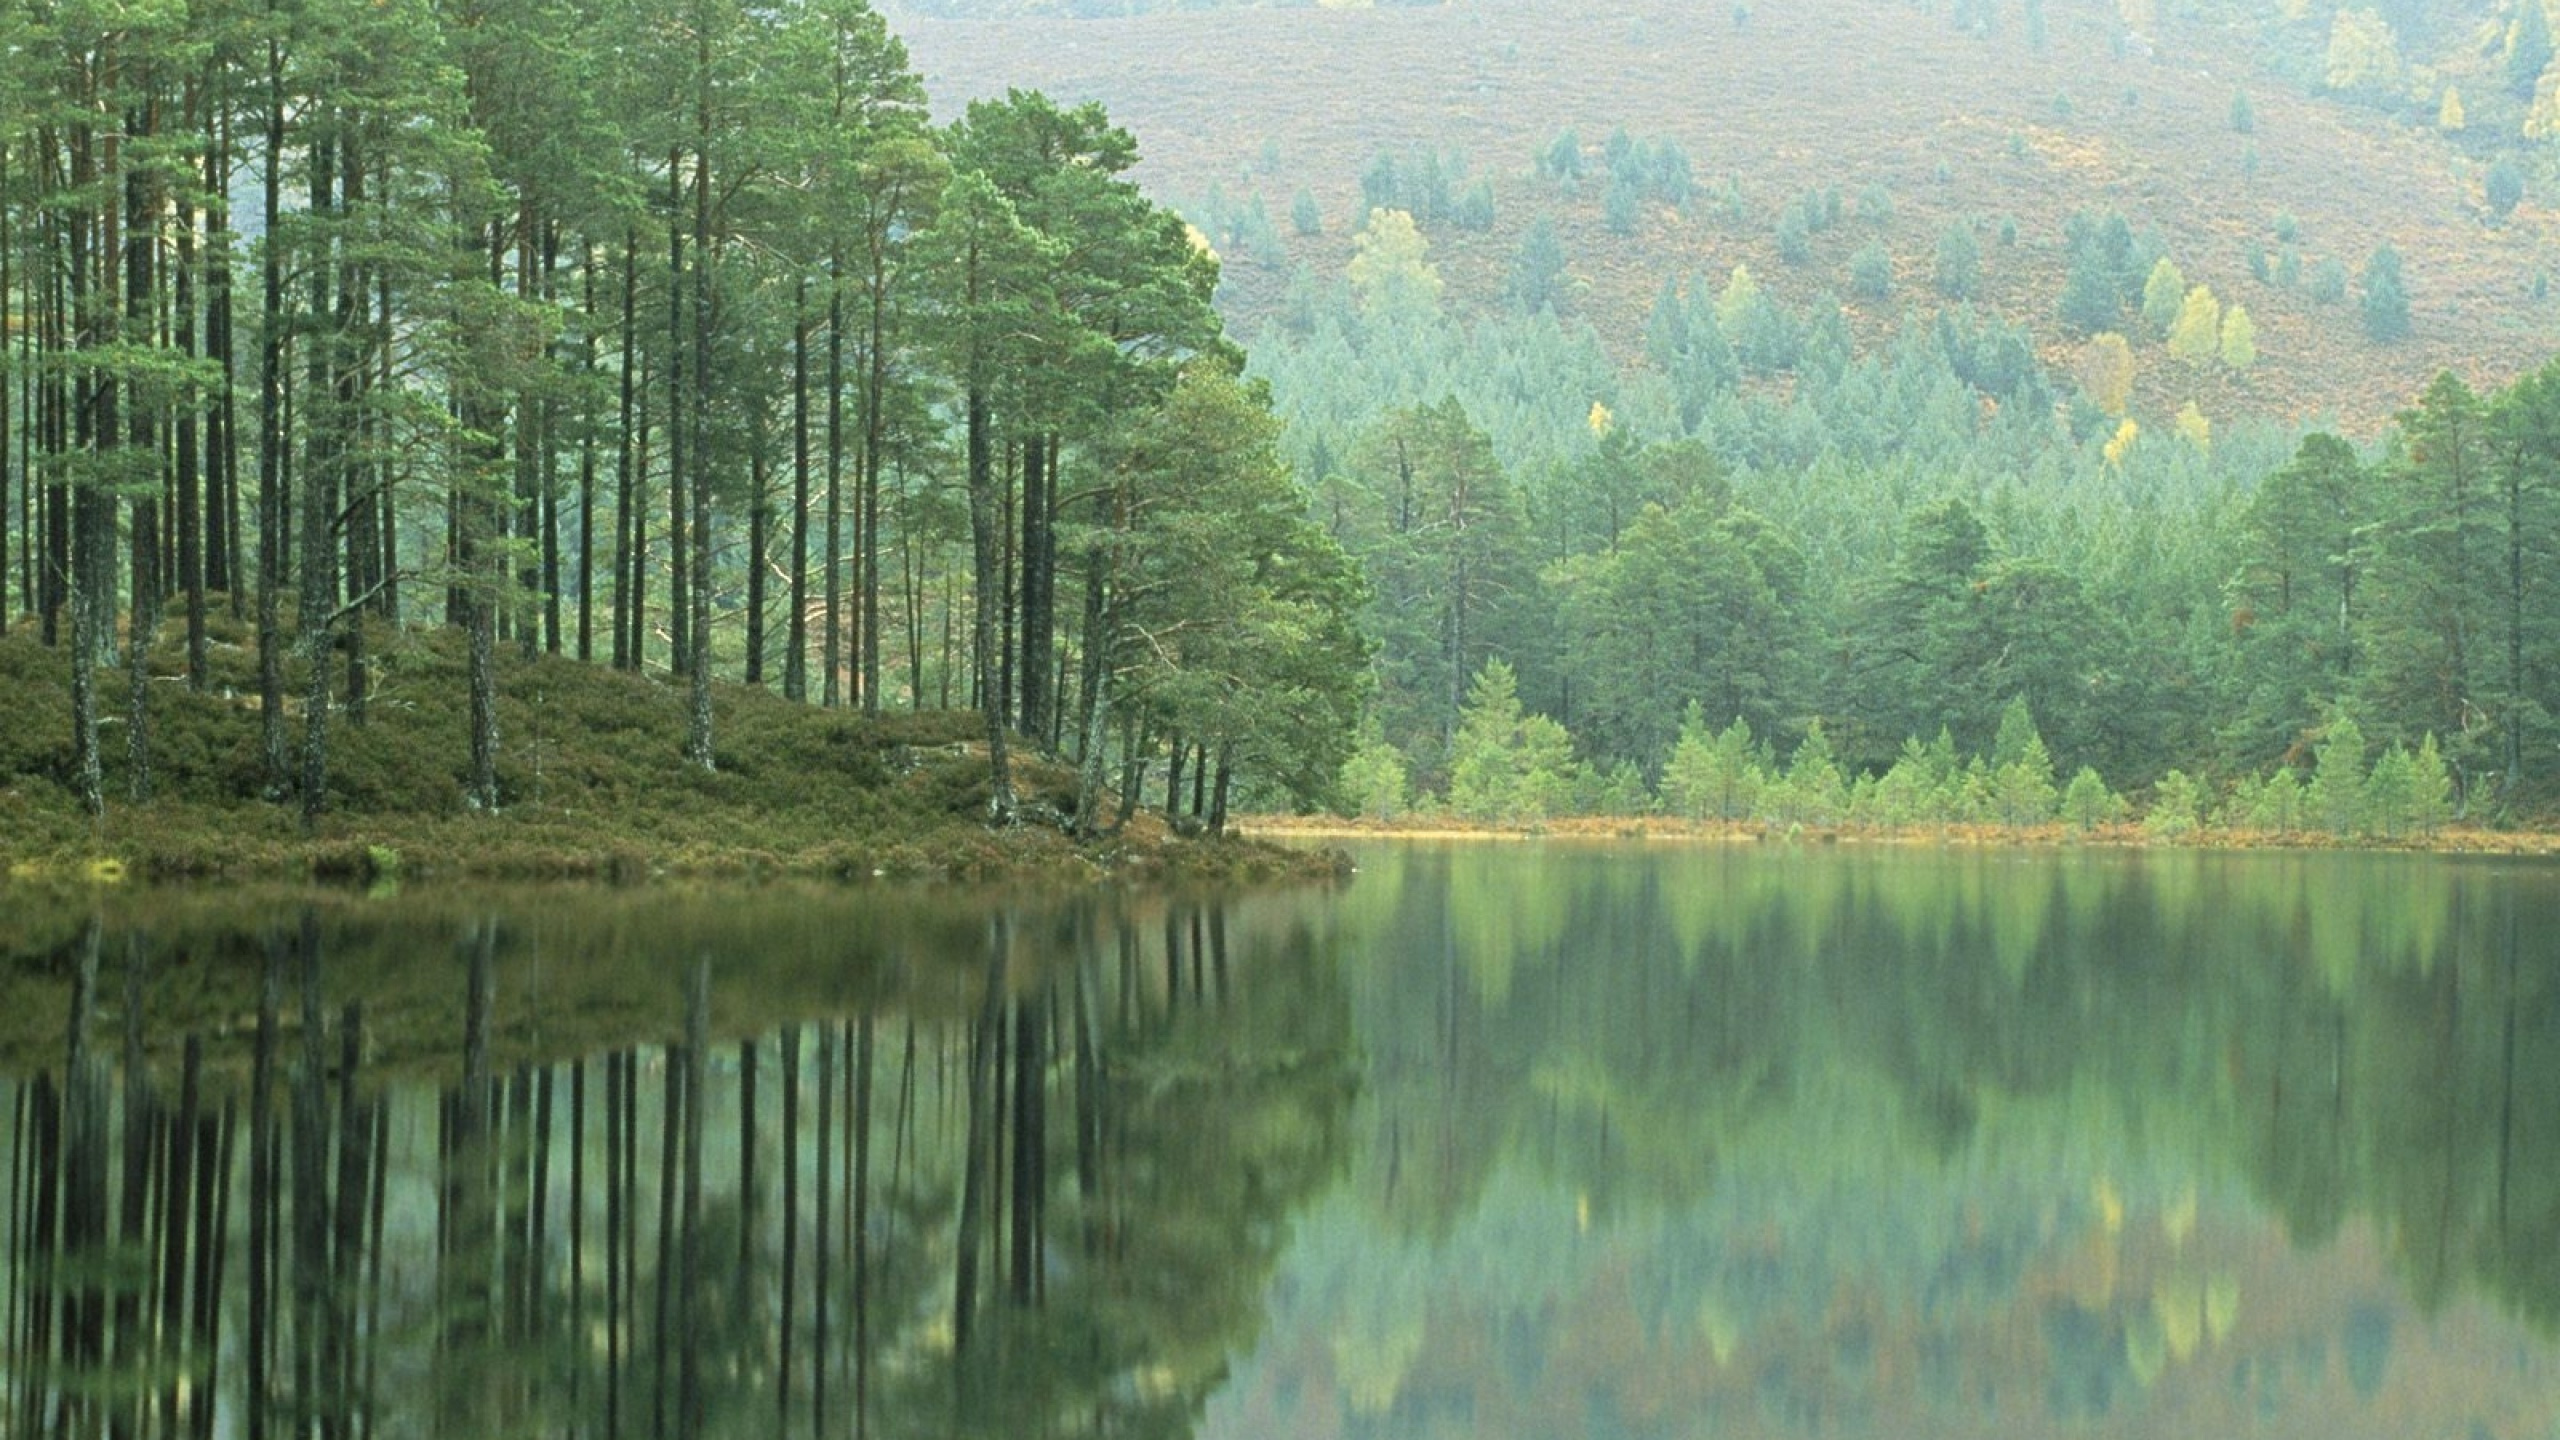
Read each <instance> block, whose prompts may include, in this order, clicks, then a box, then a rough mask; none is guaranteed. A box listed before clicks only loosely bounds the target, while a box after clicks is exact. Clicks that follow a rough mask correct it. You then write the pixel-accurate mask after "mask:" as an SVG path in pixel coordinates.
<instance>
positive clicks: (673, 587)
mask: <svg viewBox="0 0 2560 1440" xmlns="http://www.w3.org/2000/svg"><path fill="white" fill-rule="evenodd" d="M697 258H698V257H697ZM684 282H685V275H684V155H683V152H681V151H677V150H670V151H668V152H667V568H668V583H667V635H668V639H669V642H670V643H669V645H668V648H667V665H668V667H669V668H670V669H672V670H674V671H675V673H676V674H678V675H683V674H686V673H688V672H690V670H691V669H692V667H693V614H692V607H693V587H692V585H691V584H690V583H689V582H690V579H691V567H692V560H693V556H692V552H691V550H690V549H689V547H687V545H686V544H685V521H686V519H687V516H686V514H685V498H686V497H685V486H686V484H687V482H688V481H690V480H691V479H692V477H691V476H690V475H688V474H687V473H686V470H685V461H686V460H687V458H688V457H689V452H690V451H691V449H692V440H693V436H692V435H691V434H690V433H689V431H688V426H687V419H686V417H687V416H688V415H689V414H690V413H691V411H690V408H689V402H690V398H691V397H690V396H688V395H687V394H686V392H685V388H684V387H685V344H684V301H685V283H684Z"/></svg>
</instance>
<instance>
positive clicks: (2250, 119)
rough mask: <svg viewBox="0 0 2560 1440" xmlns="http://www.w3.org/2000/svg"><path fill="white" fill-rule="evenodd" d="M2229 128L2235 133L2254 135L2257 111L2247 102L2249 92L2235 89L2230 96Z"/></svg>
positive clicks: (2256, 124) (2256, 128) (2256, 126)
mask: <svg viewBox="0 0 2560 1440" xmlns="http://www.w3.org/2000/svg"><path fill="white" fill-rule="evenodd" d="M2230 123H2231V130H2232V133H2233V134H2235V135H2254V134H2256V133H2257V130H2258V112H2257V110H2256V109H2255V107H2253V106H2251V105H2250V104H2249V92H2248V91H2246V90H2241V91H2236V92H2234V93H2233V94H2232V96H2231V120H2230Z"/></svg>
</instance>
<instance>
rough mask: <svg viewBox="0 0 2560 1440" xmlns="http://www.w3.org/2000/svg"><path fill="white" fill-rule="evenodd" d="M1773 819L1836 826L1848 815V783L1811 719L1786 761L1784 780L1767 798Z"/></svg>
mask: <svg viewBox="0 0 2560 1440" xmlns="http://www.w3.org/2000/svg"><path fill="white" fill-rule="evenodd" d="M1769 805H1770V807H1771V808H1772V809H1774V810H1775V812H1776V814H1775V817H1774V818H1776V819H1778V820H1780V821H1781V822H1783V823H1789V824H1801V825H1837V824H1839V823H1840V821H1841V820H1842V819H1843V818H1845V817H1846V816H1847V814H1848V809H1849V782H1848V780H1847V778H1846V777H1845V776H1844V775H1843V774H1842V773H1841V769H1840V759H1839V756H1838V755H1836V754H1835V753H1833V751H1832V748H1831V737H1830V736H1829V735H1827V734H1825V733H1824V732H1823V729H1822V722H1821V721H1820V720H1815V721H1814V722H1813V723H1812V724H1811V725H1809V726H1807V727H1805V732H1804V739H1803V740H1802V741H1801V742H1799V743H1798V744H1797V746H1796V752H1795V754H1794V755H1793V756H1792V757H1791V758H1789V760H1788V761H1787V774H1786V779H1785V781H1784V782H1783V784H1782V786H1780V787H1778V788H1777V790H1776V791H1775V793H1774V794H1773V795H1772V796H1771V798H1770V801H1769Z"/></svg>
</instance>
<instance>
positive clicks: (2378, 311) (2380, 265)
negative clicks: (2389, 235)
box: [2359, 245, 2409, 345]
mask: <svg viewBox="0 0 2560 1440" xmlns="http://www.w3.org/2000/svg"><path fill="white" fill-rule="evenodd" d="M2359 288H2361V289H2362V290H2363V291H2364V333H2365V334H2367V335H2370V336H2372V337H2373V338H2374V339H2375V340H2378V341H2381V342H2382V343H2384V344H2386V345H2387V344H2389V343H2391V342H2392V341H2394V340H2399V339H2403V338H2405V337H2406V336H2407V335H2408V333H2409V292H2408V289H2407V287H2406V286H2405V285H2403V284H2402V283H2401V279H2400V252H2399V251H2397V250H2395V249H2393V248H2392V247H2391V246H2389V245H2383V246H2381V247H2379V248H2378V249H2376V250H2375V251H2374V252H2373V255H2372V257H2371V258H2369V259H2367V260H2366V261H2365V264H2364V274H2363V275H2362V277H2360V280H2359Z"/></svg>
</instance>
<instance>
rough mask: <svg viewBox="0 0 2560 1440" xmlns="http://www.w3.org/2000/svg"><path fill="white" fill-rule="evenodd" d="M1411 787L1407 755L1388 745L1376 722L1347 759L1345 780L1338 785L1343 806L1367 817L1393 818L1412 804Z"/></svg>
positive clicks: (1344, 766)
mask: <svg viewBox="0 0 2560 1440" xmlns="http://www.w3.org/2000/svg"><path fill="white" fill-rule="evenodd" d="M1411 790H1412V782H1411V780H1410V779H1409V778H1408V777H1407V775H1406V774H1405V764H1404V756H1403V754H1402V753H1400V752H1399V751H1398V750H1397V749H1396V748H1395V747H1394V746H1392V745H1390V744H1388V743H1387V742H1386V739H1385V737H1384V736H1382V735H1380V734H1379V733H1378V731H1377V728H1376V726H1375V725H1374V724H1372V725H1371V726H1369V727H1368V729H1367V731H1366V733H1365V734H1364V736H1363V738H1362V739H1361V741H1360V744H1359V748H1357V749H1355V750H1353V751H1352V752H1351V758H1350V759H1349V760H1347V761H1345V762H1343V766H1342V779H1341V781H1340V783H1339V785H1338V786H1337V791H1338V793H1339V794H1340V796H1341V801H1342V804H1343V806H1344V807H1345V808H1346V809H1347V810H1348V811H1349V812H1350V813H1351V814H1353V815H1356V816H1360V817H1362V818H1365V819H1370V820H1393V819H1396V818H1398V817H1399V816H1401V815H1403V814H1404V813H1405V810H1406V808H1407V807H1408V806H1409V805H1410V804H1411V803H1412V795H1411Z"/></svg>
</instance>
